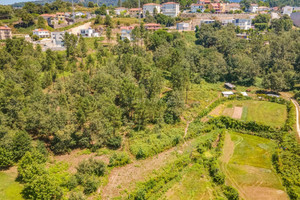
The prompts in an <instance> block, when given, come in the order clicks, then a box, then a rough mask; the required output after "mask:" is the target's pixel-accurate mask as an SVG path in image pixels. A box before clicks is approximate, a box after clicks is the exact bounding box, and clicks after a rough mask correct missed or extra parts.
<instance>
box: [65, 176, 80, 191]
mask: <svg viewBox="0 0 300 200" xmlns="http://www.w3.org/2000/svg"><path fill="white" fill-rule="evenodd" d="M77 185H78V181H77V178H76V176H71V177H70V178H69V179H68V181H67V183H66V187H67V188H68V189H69V190H73V189H74V188H76V187H77Z"/></svg>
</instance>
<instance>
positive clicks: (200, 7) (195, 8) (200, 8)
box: [191, 4, 205, 13]
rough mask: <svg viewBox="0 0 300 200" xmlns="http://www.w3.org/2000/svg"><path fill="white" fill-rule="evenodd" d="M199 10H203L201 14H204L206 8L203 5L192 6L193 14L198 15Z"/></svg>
mask: <svg viewBox="0 0 300 200" xmlns="http://www.w3.org/2000/svg"><path fill="white" fill-rule="evenodd" d="M198 10H201V12H204V10H205V7H204V5H202V4H192V5H191V12H192V13H196V12H197V11H198Z"/></svg>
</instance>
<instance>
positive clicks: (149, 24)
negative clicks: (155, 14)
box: [145, 23, 160, 26]
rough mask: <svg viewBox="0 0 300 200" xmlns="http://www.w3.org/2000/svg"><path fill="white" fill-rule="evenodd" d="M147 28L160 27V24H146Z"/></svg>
mask: <svg viewBox="0 0 300 200" xmlns="http://www.w3.org/2000/svg"><path fill="white" fill-rule="evenodd" d="M145 26H160V24H156V23H149V24H145Z"/></svg>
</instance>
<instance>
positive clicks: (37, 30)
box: [33, 28, 49, 32]
mask: <svg viewBox="0 0 300 200" xmlns="http://www.w3.org/2000/svg"><path fill="white" fill-rule="evenodd" d="M33 31H34V32H42V31H43V32H45V31H47V32H49V31H48V30H46V29H42V28H40V29H34V30H33Z"/></svg>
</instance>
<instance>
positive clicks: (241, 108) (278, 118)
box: [210, 100, 287, 127]
mask: <svg viewBox="0 0 300 200" xmlns="http://www.w3.org/2000/svg"><path fill="white" fill-rule="evenodd" d="M210 115H211V116H220V115H224V116H229V117H232V118H235V119H241V120H244V121H256V122H259V123H263V124H265V125H269V126H273V127H282V126H283V125H284V123H285V120H286V118H287V111H286V106H285V105H282V104H277V103H272V102H267V101H253V100H247V101H230V102H226V103H224V104H222V105H220V106H218V107H217V108H216V109H214V110H213V111H212V112H211V113H210Z"/></svg>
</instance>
